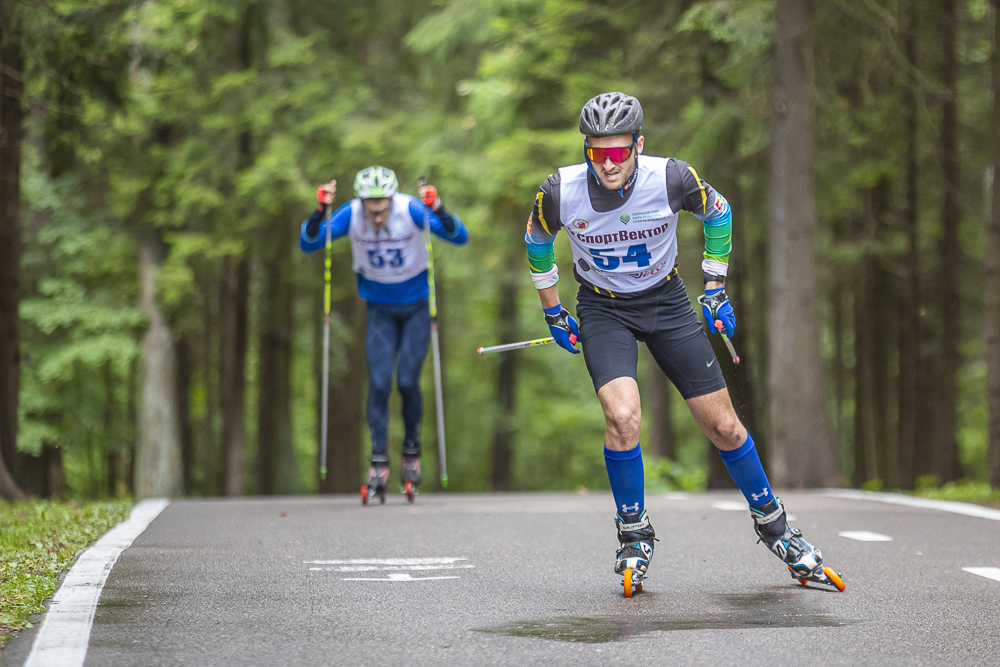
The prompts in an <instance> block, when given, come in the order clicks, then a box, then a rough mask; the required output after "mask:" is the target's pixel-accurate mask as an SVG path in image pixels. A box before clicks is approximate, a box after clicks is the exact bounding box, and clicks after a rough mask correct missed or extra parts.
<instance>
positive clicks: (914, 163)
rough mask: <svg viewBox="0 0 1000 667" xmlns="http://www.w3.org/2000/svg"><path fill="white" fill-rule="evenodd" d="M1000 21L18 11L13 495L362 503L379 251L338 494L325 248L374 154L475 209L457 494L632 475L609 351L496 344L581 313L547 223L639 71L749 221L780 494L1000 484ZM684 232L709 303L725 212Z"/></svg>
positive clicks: (449, 399) (339, 299) (966, 5)
mask: <svg viewBox="0 0 1000 667" xmlns="http://www.w3.org/2000/svg"><path fill="white" fill-rule="evenodd" d="M996 5H997V2H996V0H872V1H870V2H864V3H858V2H849V1H840V0H835V1H833V2H824V3H819V2H806V1H805V0H776V1H772V0H741V1H739V2H737V1H735V0H704V1H697V0H683V1H681V0H678V1H676V2H653V1H652V0H636V1H634V2H629V3H611V2H606V1H605V0H543V1H534V2H528V1H526V0H436V1H434V2H429V1H425V0H413V1H406V2H404V1H403V0H371V1H370V2H366V3H357V2H348V1H341V0H325V1H323V2H319V3H316V2H309V3H307V2H302V1H301V0H226V1H223V0H199V1H198V2H194V1H193V0H169V1H168V0H163V1H160V0H143V1H142V2H138V1H133V2H127V1H126V2H122V1H121V0H96V1H94V0H88V1H86V2H84V1H83V0H61V1H60V2H28V3H14V2H11V1H10V0H0V57H2V69H0V130H2V134H0V455H2V456H0V459H2V462H3V463H4V464H5V465H0V495H3V496H6V497H12V496H13V495H15V494H16V493H18V489H22V490H24V491H25V492H28V493H31V494H36V495H43V496H47V495H56V496H62V495H67V496H72V497H104V496H121V495H126V494H133V493H134V494H136V495H138V496H149V495H160V494H171V495H177V494H181V493H185V494H191V495H222V494H228V495H237V494H249V493H308V492H316V491H318V490H322V491H324V492H335V491H346V492H355V491H356V490H357V488H358V486H359V484H360V479H361V474H362V468H363V467H364V464H365V460H366V458H367V453H368V443H367V437H368V436H367V426H366V424H365V420H364V410H363V397H364V395H365V393H366V387H365V383H366V368H365V361H364V346H363V331H364V307H363V304H362V303H360V302H359V301H358V299H357V297H356V295H355V281H354V278H353V274H352V273H351V271H350V252H349V248H348V243H347V242H346V241H342V242H340V243H338V244H337V245H336V246H335V250H334V252H335V259H334V311H335V312H334V315H333V332H332V345H331V348H332V361H331V368H332V381H331V397H330V403H331V406H330V408H331V410H330V414H331V429H330V431H331V439H330V443H329V444H330V447H329V460H328V464H327V465H328V467H329V469H330V471H331V472H330V475H329V477H328V479H327V480H326V481H325V482H324V483H323V485H322V487H321V486H320V482H319V479H318V476H317V470H318V460H317V457H318V452H319V448H318V434H319V426H318V414H319V392H318V387H319V372H318V370H319V368H320V352H321V348H322V346H321V337H320V332H321V329H322V268H321V267H322V259H321V257H319V256H318V255H319V254H320V253H317V254H316V255H304V254H302V253H301V252H299V250H298V248H297V242H296V239H297V235H298V228H299V225H300V223H301V221H302V220H303V219H304V218H305V217H307V216H308V214H309V212H310V211H311V209H312V206H313V204H312V201H313V192H314V190H315V187H316V185H318V184H319V183H321V182H324V181H327V180H329V179H330V178H336V179H337V180H338V182H339V183H340V185H341V187H340V192H339V194H338V203H340V202H343V201H346V200H347V199H348V198H349V197H350V184H351V183H352V182H353V177H354V174H355V172H356V171H357V170H358V169H360V168H363V167H365V166H368V165H370V164H383V165H385V166H388V167H391V168H393V169H395V170H396V171H397V173H398V174H399V177H400V181H401V183H402V184H403V189H404V191H408V192H411V193H413V192H415V190H416V182H417V179H418V177H420V176H421V175H424V174H426V175H427V176H428V177H429V179H430V180H431V182H433V183H435V184H436V185H437V186H438V187H439V189H440V191H441V193H442V196H443V198H444V200H445V201H446V203H447V205H448V207H449V209H451V210H454V211H456V212H457V213H458V214H459V215H460V216H461V217H462V218H463V220H464V221H465V222H466V224H467V225H468V226H469V228H470V233H471V237H472V240H471V241H470V243H469V245H468V246H467V247H465V248H450V247H447V246H444V245H442V246H440V248H439V250H438V253H437V255H436V257H435V260H436V262H435V263H436V264H437V265H438V266H439V267H440V268H439V273H438V280H439V287H438V294H439V301H440V307H441V313H442V317H441V320H442V323H441V331H442V350H443V353H444V372H445V385H446V386H445V390H446V406H445V407H446V418H447V426H448V434H449V438H448V444H449V468H450V478H451V485H450V488H454V489H456V490H465V491H473V490H486V489H575V488H578V487H587V488H595V489H599V488H606V485H607V481H606V476H605V472H604V466H603V463H602V461H601V458H600V456H599V455H598V454H597V453H598V452H599V451H600V444H601V442H602V438H603V418H602V415H601V411H600V408H599V405H598V403H597V401H596V399H595V397H594V395H593V388H592V386H591V384H590V380H589V377H588V375H587V373H586V369H585V367H584V364H583V361H582V359H581V358H580V357H570V356H569V355H566V354H565V353H560V352H559V351H558V350H553V349H545V348H541V349H536V350H529V351H524V352H520V353H515V354H513V355H507V356H492V357H480V356H479V355H476V354H475V349H476V348H477V347H478V346H480V345H489V344H494V343H499V342H509V341H514V340H520V339H524V338H533V337H539V336H543V335H545V333H546V330H545V327H544V321H543V319H542V317H541V315H540V313H539V312H538V311H539V306H538V303H537V301H536V298H535V296H534V291H533V289H532V285H531V282H530V280H529V278H528V274H527V269H526V261H525V258H524V250H523V242H522V236H523V229H524V223H525V219H526V218H527V216H528V212H529V211H530V208H531V204H532V202H533V200H534V195H535V193H536V192H537V188H538V185H539V184H540V183H541V182H542V181H543V180H544V179H545V178H546V176H548V175H549V174H550V173H552V172H553V171H554V170H555V169H556V168H557V167H559V166H561V165H564V164H571V163H575V162H579V161H581V160H582V156H581V154H580V148H581V138H580V136H579V133H578V131H577V129H576V126H577V115H578V112H579V108H580V106H581V105H582V103H583V102H584V101H586V99H588V98H589V97H591V96H593V95H595V94H597V93H599V92H603V91H608V90H623V91H626V92H629V93H631V94H634V95H637V96H638V97H639V98H640V99H641V101H642V103H643V107H644V109H645V116H646V121H645V127H644V134H645V136H646V150H647V152H648V153H650V154H654V155H669V156H675V157H678V158H680V159H683V160H685V161H688V162H690V163H692V164H693V165H695V166H696V168H697V169H698V171H699V174H700V175H701V176H702V177H703V178H705V179H706V180H707V181H709V182H710V183H712V184H713V185H714V186H716V187H717V188H718V189H719V190H720V191H721V192H723V193H724V194H725V195H726V197H727V198H728V199H729V200H730V202H731V203H732V205H733V209H734V221H735V225H734V230H735V234H734V252H733V256H732V275H731V279H730V287H729V291H730V294H731V297H732V299H733V301H734V303H735V305H736V309H737V314H738V317H739V320H738V333H737V337H736V339H735V344H736V345H737V347H738V349H739V351H740V353H741V356H742V358H743V363H742V364H741V365H740V366H739V367H736V368H733V367H731V366H729V364H728V362H726V361H725V359H726V357H725V353H724V352H722V353H721V354H720V358H721V359H723V360H724V367H725V372H726V375H727V380H728V382H729V385H730V389H731V391H732V393H733V396H734V402H735V403H736V406H737V410H738V411H739V413H740V415H741V417H742V418H743V419H744V420H745V421H746V422H747V424H748V425H749V426H750V427H751V430H752V431H753V432H754V433H755V436H756V440H757V442H758V446H759V447H760V448H761V449H762V451H764V452H765V453H766V456H767V458H768V459H769V460H770V465H771V467H772V469H773V470H774V473H775V477H776V482H777V481H779V480H780V481H781V483H782V484H784V485H790V486H795V485H803V484H805V485H815V484H830V483H838V482H840V481H844V482H850V483H851V484H854V485H865V486H867V487H868V488H883V487H885V488H913V487H914V486H918V485H929V484H937V483H941V482H946V481H950V480H956V479H960V478H961V479H969V480H975V481H979V482H988V481H989V480H990V479H992V481H993V484H994V485H997V484H1000V454H998V452H1000V426H998V424H1000V352H998V348H1000V345H998V343H997V340H998V334H997V331H998V330H1000V313H998V307H1000V306H998V304H1000V301H998V299H1000V297H998V296H997V295H998V294H1000V283H998V282H997V281H998V280H1000V277H998V276H1000V269H998V267H1000V241H998V240H997V239H998V238H1000V232H998V231H997V230H998V229H1000V204H997V203H996V202H997V201H1000V194H998V192H997V191H998V188H996V187H993V185H992V184H993V174H994V165H995V164H996V162H997V160H998V159H1000V152H998V151H1000V148H998V145H1000V140H998V124H1000V120H998V119H1000V116H998V115H997V114H998V113H1000V112H998V111H997V103H996V101H997V94H996V91H997V86H998V85H1000V74H998V73H997V72H1000V69H998V68H1000V65H998V64H997V63H998V56H997V40H998V37H997V21H996V18H997V17H996V12H997V7H996ZM779 26H780V29H779ZM678 234H679V239H680V245H681V256H680V270H681V275H682V276H683V277H685V278H686V279H687V280H688V283H687V284H688V288H689V290H690V292H691V293H692V295H696V294H697V293H698V292H700V289H701V282H700V270H699V263H700V253H701V249H702V247H703V243H702V240H701V225H700V223H698V222H697V221H696V220H695V219H694V218H691V217H690V216H688V217H682V222H681V226H680V229H679V231H678ZM557 255H558V257H557V259H558V261H559V263H560V264H561V265H562V266H563V267H568V266H570V264H571V259H570V254H569V251H568V248H567V247H566V245H565V242H564V241H560V242H558V243H557ZM563 274H564V279H563V281H562V283H561V293H562V298H563V299H564V302H568V303H569V304H570V305H572V304H573V303H574V298H573V294H574V292H575V287H574V282H573V281H572V279H571V278H570V277H569V272H568V271H566V270H564V272H563ZM983 274H985V276H986V279H985V280H983V279H982V278H981V276H982V275H983ZM643 359H644V360H645V359H646V357H645V356H644V357H643ZM424 382H425V388H427V389H430V387H431V383H432V380H431V375H430V373H429V371H428V373H426V374H425V378H424ZM640 384H641V386H642V391H643V401H644V406H643V407H644V413H645V416H646V418H645V419H644V425H643V428H644V433H643V442H644V443H645V447H646V451H647V454H649V455H653V456H649V457H648V460H647V474H648V477H649V482H650V484H651V486H652V487H654V488H665V487H671V488H684V489H697V488H704V487H705V486H708V487H710V488H715V487H719V486H725V485H726V484H727V483H728V479H727V477H726V476H725V474H724V470H722V468H721V466H719V464H718V460H717V455H715V454H714V452H713V451H712V450H711V448H710V447H709V445H708V442H707V440H706V439H705V438H704V437H703V436H702V435H701V434H700V432H699V431H698V429H697V427H696V426H695V425H694V423H693V421H692V420H691V419H690V417H689V415H688V413H687V410H686V408H685V407H684V405H683V402H682V401H681V399H680V397H679V395H677V393H676V392H675V390H674V389H673V388H672V387H671V386H669V384H666V383H664V382H663V379H662V377H661V376H660V375H659V373H658V372H655V371H653V370H652V364H650V363H648V362H647V361H644V362H643V363H640ZM988 386H989V388H990V390H989V391H987V387H988ZM427 396H428V397H432V396H433V393H432V392H430V391H429V392H428V393H427ZM431 400H432V398H428V405H427V409H428V414H429V415H430V414H432V409H433V407H432V405H431V404H430V403H431ZM397 401H398V398H394V399H393V408H392V409H393V415H396V414H398V402H397ZM434 438H435V433H434V428H433V419H427V420H425V428H424V436H423V440H424V444H425V445H426V446H425V448H424V452H425V463H424V464H425V466H426V470H427V471H433V470H435V466H436V447H435V444H436V443H435V442H434ZM401 441H402V427H401V424H400V423H399V420H398V419H395V418H394V419H393V423H392V431H391V436H390V443H391V449H392V453H393V460H394V461H395V460H397V458H398V450H399V446H400V444H401ZM991 468H992V478H991ZM7 471H9V473H10V475H7V474H6V473H7ZM433 477H434V475H433V474H428V475H425V478H426V479H427V484H426V486H428V487H431V488H433V486H434V482H433V480H432V478H433Z"/></svg>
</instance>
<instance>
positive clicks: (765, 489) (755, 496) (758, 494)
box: [750, 486, 771, 502]
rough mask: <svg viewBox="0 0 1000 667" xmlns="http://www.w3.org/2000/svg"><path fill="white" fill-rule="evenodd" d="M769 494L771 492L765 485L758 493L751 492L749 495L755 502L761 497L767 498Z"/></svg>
mask: <svg viewBox="0 0 1000 667" xmlns="http://www.w3.org/2000/svg"><path fill="white" fill-rule="evenodd" d="M769 495H771V492H770V491H768V490H767V487H766V486H765V487H764V490H763V491H761V492H760V493H751V494H750V497H751V498H753V499H754V501H755V502H756V501H758V500H760V499H761V498H767V497H768V496H769Z"/></svg>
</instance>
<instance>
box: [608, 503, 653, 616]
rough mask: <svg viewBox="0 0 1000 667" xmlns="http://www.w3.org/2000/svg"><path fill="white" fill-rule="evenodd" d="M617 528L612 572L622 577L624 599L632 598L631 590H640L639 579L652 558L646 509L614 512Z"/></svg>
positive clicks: (640, 582)
mask: <svg viewBox="0 0 1000 667" xmlns="http://www.w3.org/2000/svg"><path fill="white" fill-rule="evenodd" d="M615 526H616V527H617V528H618V542H619V543H620V544H621V547H619V549H618V552H617V554H616V555H617V560H616V561H615V573H616V574H620V575H622V576H623V577H624V580H623V581H622V588H623V589H624V591H625V597H627V598H630V597H632V589H633V588H634V589H635V590H637V591H641V590H642V580H643V579H645V578H646V569H647V568H649V561H650V560H651V559H652V558H653V542H654V541H656V533H655V532H654V531H653V527H652V526H651V525H650V524H649V518H648V517H647V516H646V510H644V509H643V510H638V511H636V512H618V513H617V514H616V515H615Z"/></svg>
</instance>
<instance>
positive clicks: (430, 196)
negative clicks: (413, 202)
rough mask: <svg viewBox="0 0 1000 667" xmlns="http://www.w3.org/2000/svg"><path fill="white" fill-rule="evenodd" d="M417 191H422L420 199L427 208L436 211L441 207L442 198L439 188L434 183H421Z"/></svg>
mask: <svg viewBox="0 0 1000 667" xmlns="http://www.w3.org/2000/svg"><path fill="white" fill-rule="evenodd" d="M417 192H418V193H420V201H422V202H423V203H424V205H425V206H427V208H429V209H430V210H432V211H434V212H435V213H436V212H437V211H438V209H440V208H441V198H440V197H438V189H437V188H436V187H434V186H433V185H421V186H420V187H419V188H417Z"/></svg>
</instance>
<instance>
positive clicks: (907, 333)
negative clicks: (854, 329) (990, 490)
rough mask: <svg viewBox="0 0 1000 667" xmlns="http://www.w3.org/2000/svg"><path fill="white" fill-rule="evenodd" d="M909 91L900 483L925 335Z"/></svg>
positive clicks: (910, 82) (909, 54) (911, 29)
mask: <svg viewBox="0 0 1000 667" xmlns="http://www.w3.org/2000/svg"><path fill="white" fill-rule="evenodd" d="M919 6H920V2H919V1H916V0H915V1H914V2H910V3H908V4H907V5H906V7H907V9H908V10H909V21H908V24H907V32H906V44H905V49H906V59H907V61H908V62H909V63H910V66H911V67H913V68H917V67H918V65H919V63H918V58H919V51H918V40H917V29H918V26H919V18H918V13H917V12H918V10H919ZM905 91H906V92H905V95H904V106H905V117H906V176H905V178H906V207H905V210H904V214H903V225H904V229H905V234H906V254H905V256H904V258H903V266H904V268H905V271H904V275H903V278H902V279H901V280H900V281H899V282H900V289H899V310H898V313H899V315H898V319H899V343H898V345H899V383H898V387H897V391H898V401H897V408H896V414H897V423H898V428H897V440H896V443H897V444H896V448H897V452H896V456H897V459H898V461H899V471H900V479H899V484H900V486H901V487H902V488H904V489H912V488H913V487H914V481H915V479H916V475H915V467H914V457H915V454H916V452H917V386H918V381H917V377H918V373H919V365H918V364H919V352H918V349H919V340H920V331H921V326H920V312H919V308H918V305H919V303H920V284H921V276H920V227H919V220H918V217H917V216H918V211H919V208H918V207H919V191H918V176H919V173H918V171H919V166H918V161H917V140H918V131H919V126H918V122H919V121H918V104H919V102H920V99H919V88H918V84H917V82H916V80H914V78H913V77H912V76H909V75H908V76H907V81H906V86H905Z"/></svg>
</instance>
